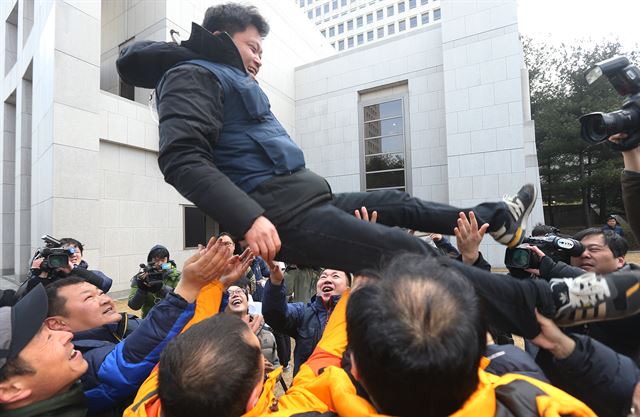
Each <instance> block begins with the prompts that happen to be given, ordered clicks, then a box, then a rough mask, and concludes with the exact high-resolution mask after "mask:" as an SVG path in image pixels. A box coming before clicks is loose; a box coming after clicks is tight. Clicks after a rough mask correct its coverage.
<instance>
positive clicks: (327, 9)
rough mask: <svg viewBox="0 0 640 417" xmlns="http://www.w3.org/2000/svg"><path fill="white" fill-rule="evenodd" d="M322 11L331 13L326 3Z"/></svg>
mask: <svg viewBox="0 0 640 417" xmlns="http://www.w3.org/2000/svg"><path fill="white" fill-rule="evenodd" d="M322 11H323V12H325V13H329V3H325V4H324V5H323V6H322Z"/></svg>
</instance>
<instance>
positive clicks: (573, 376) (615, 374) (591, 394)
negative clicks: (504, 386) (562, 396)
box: [537, 334, 640, 417]
mask: <svg viewBox="0 0 640 417" xmlns="http://www.w3.org/2000/svg"><path fill="white" fill-rule="evenodd" d="M570 336H571V337H572V338H573V339H574V340H575V342H576V348H575V350H574V351H573V353H571V355H569V357H567V358H565V359H555V358H554V357H553V356H552V355H551V354H550V353H549V352H548V351H544V350H543V351H540V353H539V354H538V357H537V362H538V364H539V365H540V367H541V368H542V369H543V370H544V372H545V374H546V375H547V376H548V377H549V379H550V380H551V383H552V384H553V385H555V386H557V387H558V388H560V389H562V390H564V391H566V392H568V393H569V394H571V395H573V396H575V397H576V398H578V399H580V400H582V401H584V402H585V403H586V404H587V405H588V406H589V407H591V408H592V409H593V411H595V412H596V414H597V415H599V416H603V417H608V416H611V417H622V416H624V417H626V416H627V415H628V413H629V409H630V407H631V398H632V396H633V389H634V387H635V385H636V383H637V382H638V380H640V369H638V367H637V366H636V364H635V363H633V361H632V360H631V359H630V358H628V357H626V356H624V355H620V354H618V353H616V352H615V351H613V350H612V349H610V348H608V347H607V346H605V345H603V344H602V343H600V342H598V341H596V340H593V339H591V338H590V337H587V336H584V335H576V334H574V335H570Z"/></svg>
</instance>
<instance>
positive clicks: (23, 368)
mask: <svg viewBox="0 0 640 417" xmlns="http://www.w3.org/2000/svg"><path fill="white" fill-rule="evenodd" d="M35 373H36V371H35V369H33V368H32V367H31V365H29V364H28V363H27V362H26V361H24V360H22V359H20V357H19V356H16V357H15V358H11V359H9V360H7V363H5V364H4V366H3V367H2V368H0V382H4V381H6V380H7V379H9V378H11V377H14V376H19V375H31V374H35ZM0 409H1V407H0Z"/></svg>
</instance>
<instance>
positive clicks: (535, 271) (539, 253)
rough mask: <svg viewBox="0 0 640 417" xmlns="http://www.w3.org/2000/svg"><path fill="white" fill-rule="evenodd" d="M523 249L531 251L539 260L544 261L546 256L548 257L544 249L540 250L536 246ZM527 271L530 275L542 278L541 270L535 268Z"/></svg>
mask: <svg viewBox="0 0 640 417" xmlns="http://www.w3.org/2000/svg"><path fill="white" fill-rule="evenodd" d="M523 247H525V248H527V249H530V250H531V252H533V253H535V254H536V255H537V256H538V259H540V260H542V258H544V257H545V256H547V255H546V254H545V253H544V252H543V251H542V249H540V248H539V247H537V246H535V245H523ZM525 271H527V272H528V273H530V274H533V275H535V276H537V277H539V276H540V270H539V269H534V268H527V269H525Z"/></svg>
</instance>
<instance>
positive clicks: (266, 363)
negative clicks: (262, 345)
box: [262, 355, 276, 377]
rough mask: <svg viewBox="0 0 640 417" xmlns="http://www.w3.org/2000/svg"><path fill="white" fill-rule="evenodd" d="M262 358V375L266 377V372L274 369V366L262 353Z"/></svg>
mask: <svg viewBox="0 0 640 417" xmlns="http://www.w3.org/2000/svg"><path fill="white" fill-rule="evenodd" d="M262 360H263V361H264V376H265V377H266V376H267V374H268V373H269V372H271V371H273V370H274V369H276V367H275V366H273V364H272V363H271V362H269V361H268V360H267V358H266V357H265V356H264V355H262Z"/></svg>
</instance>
